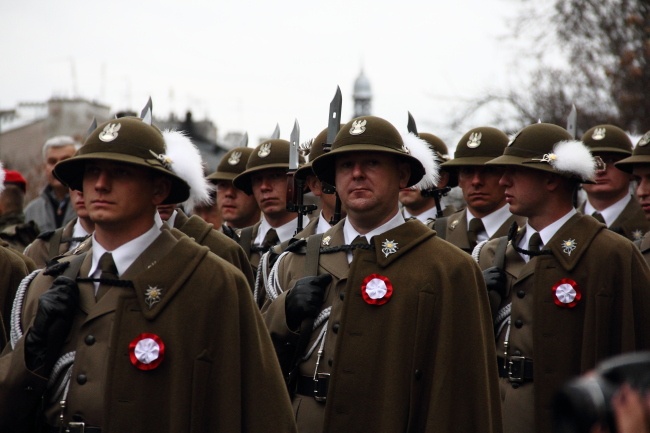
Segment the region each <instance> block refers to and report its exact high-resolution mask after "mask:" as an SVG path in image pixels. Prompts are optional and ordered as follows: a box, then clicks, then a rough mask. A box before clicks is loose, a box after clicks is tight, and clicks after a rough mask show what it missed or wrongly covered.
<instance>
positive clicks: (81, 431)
mask: <svg viewBox="0 0 650 433" xmlns="http://www.w3.org/2000/svg"><path fill="white" fill-rule="evenodd" d="M50 433H102V429H101V428H99V427H91V426H89V425H86V424H85V423H83V422H74V421H72V422H69V423H67V424H66V425H65V426H63V427H50Z"/></svg>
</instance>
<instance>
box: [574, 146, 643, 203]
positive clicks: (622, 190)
mask: <svg viewBox="0 0 650 433" xmlns="http://www.w3.org/2000/svg"><path fill="white" fill-rule="evenodd" d="M598 156H600V157H601V158H602V160H603V162H605V164H606V168H605V170H598V171H596V177H595V179H594V180H595V181H596V184H592V185H588V184H584V185H582V189H584V190H585V192H586V193H587V196H588V197H594V198H597V199H601V200H603V199H608V198H611V199H620V198H622V197H623V196H625V195H627V194H628V193H629V189H630V181H631V180H632V177H631V176H630V174H629V173H626V172H624V171H622V170H619V169H618V168H616V167H615V166H614V163H616V162H618V161H620V160H621V159H623V157H624V156H623V155H617V154H613V153H599V154H598Z"/></svg>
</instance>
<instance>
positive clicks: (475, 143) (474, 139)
mask: <svg viewBox="0 0 650 433" xmlns="http://www.w3.org/2000/svg"><path fill="white" fill-rule="evenodd" d="M481 138H483V134H482V133H480V132H472V133H471V134H470V136H469V140H467V147H469V148H470V149H476V148H477V147H479V146H480V145H481Z"/></svg>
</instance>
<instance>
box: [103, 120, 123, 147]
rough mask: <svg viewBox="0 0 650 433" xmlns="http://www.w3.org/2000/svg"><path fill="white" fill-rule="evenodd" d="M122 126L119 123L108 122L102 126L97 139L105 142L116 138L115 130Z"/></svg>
mask: <svg viewBox="0 0 650 433" xmlns="http://www.w3.org/2000/svg"><path fill="white" fill-rule="evenodd" d="M121 127H122V124H120V123H109V124H108V125H106V126H105V127H104V130H103V131H102V132H100V133H99V139H100V140H101V141H103V142H105V143H108V142H109V141H113V140H115V139H116V138H117V132H118V131H119V130H120V128H121Z"/></svg>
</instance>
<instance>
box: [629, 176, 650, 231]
mask: <svg viewBox="0 0 650 433" xmlns="http://www.w3.org/2000/svg"><path fill="white" fill-rule="evenodd" d="M632 175H633V176H634V180H635V181H636V182H637V186H636V196H637V198H638V200H639V204H640V205H641V208H642V209H643V213H645V218H646V219H647V220H650V164H636V165H634V167H633V168H632Z"/></svg>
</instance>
